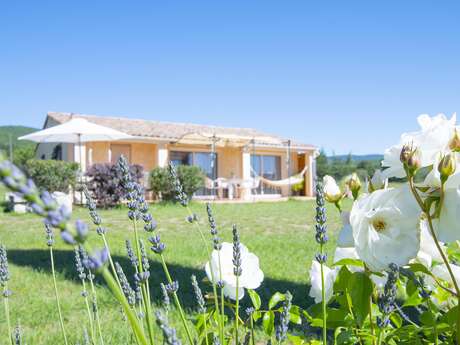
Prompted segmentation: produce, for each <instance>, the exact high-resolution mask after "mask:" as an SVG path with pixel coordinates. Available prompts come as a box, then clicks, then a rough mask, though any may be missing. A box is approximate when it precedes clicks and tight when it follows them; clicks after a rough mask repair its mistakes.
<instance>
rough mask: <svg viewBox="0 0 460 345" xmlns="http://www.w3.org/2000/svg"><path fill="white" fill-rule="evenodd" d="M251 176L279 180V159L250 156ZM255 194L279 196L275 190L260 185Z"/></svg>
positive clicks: (275, 157) (276, 157) (266, 156)
mask: <svg viewBox="0 0 460 345" xmlns="http://www.w3.org/2000/svg"><path fill="white" fill-rule="evenodd" d="M251 168H252V169H251V175H252V176H253V177H254V176H262V177H265V178H266V179H269V180H280V179H281V157H280V156H268V155H251ZM255 192H256V193H257V194H279V193H280V191H279V190H278V189H277V188H274V187H269V186H266V185H264V184H263V183H261V184H260V186H259V188H257V189H256V190H255Z"/></svg>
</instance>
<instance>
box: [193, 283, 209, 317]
mask: <svg viewBox="0 0 460 345" xmlns="http://www.w3.org/2000/svg"><path fill="white" fill-rule="evenodd" d="M191 279H192V286H193V292H194V293H195V298H196V302H197V303H198V311H199V313H200V314H204V313H206V302H205V301H204V298H203V293H202V292H201V289H200V286H199V285H198V281H197V280H196V277H195V275H192V277H191Z"/></svg>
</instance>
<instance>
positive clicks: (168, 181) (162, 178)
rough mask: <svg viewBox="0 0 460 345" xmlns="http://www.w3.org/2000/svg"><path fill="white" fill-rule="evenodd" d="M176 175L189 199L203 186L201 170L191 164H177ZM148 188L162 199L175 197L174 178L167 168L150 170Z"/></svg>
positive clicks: (168, 199) (167, 199) (170, 199)
mask: <svg viewBox="0 0 460 345" xmlns="http://www.w3.org/2000/svg"><path fill="white" fill-rule="evenodd" d="M176 170H177V176H178V178H179V181H180V183H181V184H182V188H183V189H184V192H185V194H187V196H188V198H189V199H190V198H191V197H192V196H193V194H195V192H196V191H198V190H199V189H200V188H203V187H204V177H205V176H204V173H203V171H202V170H201V169H200V168H199V167H197V166H193V165H179V166H178V167H177V168H176ZM149 183H150V188H151V189H152V191H153V192H154V193H155V194H156V195H157V196H159V197H160V198H161V199H162V200H164V201H172V200H174V199H175V192H174V180H173V178H172V176H171V174H170V172H169V171H168V169H167V168H155V169H153V170H152V171H151V172H150V178H149Z"/></svg>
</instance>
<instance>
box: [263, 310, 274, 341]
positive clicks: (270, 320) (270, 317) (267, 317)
mask: <svg viewBox="0 0 460 345" xmlns="http://www.w3.org/2000/svg"><path fill="white" fill-rule="evenodd" d="M262 325H263V327H264V331H265V334H267V335H268V336H269V337H271V336H272V334H273V330H274V328H275V313H274V312H273V311H272V310H269V311H267V312H266V313H265V314H264V317H263V319H262Z"/></svg>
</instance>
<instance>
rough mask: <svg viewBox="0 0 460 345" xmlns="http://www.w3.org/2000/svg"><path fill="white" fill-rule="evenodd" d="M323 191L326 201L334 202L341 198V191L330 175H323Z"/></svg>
mask: <svg viewBox="0 0 460 345" xmlns="http://www.w3.org/2000/svg"><path fill="white" fill-rule="evenodd" d="M323 191H324V196H325V198H326V200H327V201H329V202H332V203H335V202H337V201H339V200H340V199H341V198H342V192H341V191H340V188H339V186H338V184H337V182H335V179H334V178H333V177H332V176H329V175H326V176H324V177H323Z"/></svg>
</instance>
